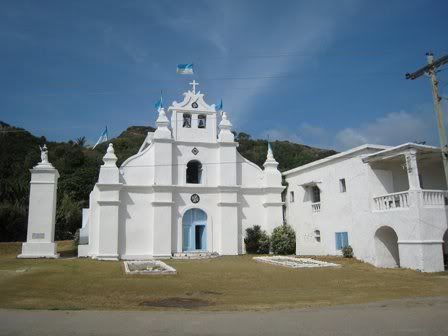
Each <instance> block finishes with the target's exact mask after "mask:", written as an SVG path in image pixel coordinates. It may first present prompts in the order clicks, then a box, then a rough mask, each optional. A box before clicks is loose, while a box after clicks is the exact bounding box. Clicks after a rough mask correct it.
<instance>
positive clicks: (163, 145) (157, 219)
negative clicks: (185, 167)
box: [151, 108, 177, 257]
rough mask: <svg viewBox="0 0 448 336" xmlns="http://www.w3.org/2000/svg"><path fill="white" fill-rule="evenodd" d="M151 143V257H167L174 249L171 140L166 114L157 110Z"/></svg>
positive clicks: (162, 110)
mask: <svg viewBox="0 0 448 336" xmlns="http://www.w3.org/2000/svg"><path fill="white" fill-rule="evenodd" d="M156 125H157V129H156V131H155V132H154V139H153V148H154V149H153V150H154V154H153V160H154V161H153V164H154V191H153V200H152V203H151V204H152V214H153V215H152V223H151V225H152V254H153V256H154V257H170V256H171V254H172V253H173V252H175V251H176V248H177V246H171V245H172V237H171V234H172V231H173V230H172V227H173V225H176V221H174V223H173V218H172V217H173V216H172V207H173V192H172V184H173V138H172V135H171V131H170V129H169V128H168V126H169V121H168V118H167V117H166V114H165V110H164V109H163V108H161V109H160V110H159V116H158V118H157V120H156Z"/></svg>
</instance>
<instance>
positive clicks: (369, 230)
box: [285, 151, 448, 272]
mask: <svg viewBox="0 0 448 336" xmlns="http://www.w3.org/2000/svg"><path fill="white" fill-rule="evenodd" d="M365 154H367V152H366V151H359V152H358V153H356V155H355V156H348V157H345V158H340V159H335V160H330V161H329V162H327V163H325V164H321V165H319V164H315V165H314V166H312V167H310V168H308V169H306V168H305V169H302V170H300V169H299V170H298V171H296V172H293V173H290V174H287V175H286V176H285V177H286V181H287V182H288V184H289V186H288V191H287V212H286V213H287V221H288V223H289V224H291V225H293V227H294V228H295V230H296V233H297V254H301V255H319V254H323V255H326V254H330V255H334V254H340V251H337V250H336V248H335V247H336V244H335V233H336V232H343V231H346V232H348V239H349V244H350V245H351V246H352V247H353V249H354V253H355V256H356V257H357V258H359V259H361V260H364V261H366V262H369V263H372V264H378V263H379V259H381V256H380V255H376V254H375V249H376V247H377V245H378V244H375V240H374V236H375V233H376V231H377V230H378V229H379V228H381V227H383V226H387V227H390V228H392V229H393V230H394V231H395V232H396V234H397V236H398V248H399V251H400V265H401V266H402V267H406V268H413V269H420V270H423V271H428V272H431V271H436V270H442V269H443V264H442V259H441V258H442V254H441V250H442V248H441V246H442V245H441V242H442V237H443V234H444V232H445V230H446V229H447V222H448V221H447V211H448V209H447V208H446V207H443V206H438V207H430V206H424V205H423V202H422V191H421V190H415V191H409V192H408V197H409V203H410V204H411V206H410V207H409V208H396V209H392V210H387V211H377V210H376V208H375V207H374V203H373V198H374V197H375V196H381V195H384V194H387V193H392V192H397V191H402V190H403V188H405V189H404V190H407V189H408V188H409V184H408V182H407V181H408V179H407V176H406V175H407V171H406V170H405V169H403V167H402V165H401V164H399V160H395V161H396V162H395V163H394V164H392V163H390V162H389V163H387V162H385V163H381V164H372V165H370V164H368V163H363V162H362V157H363V156H365ZM372 168H373V169H372ZM423 169H424V170H423ZM423 169H422V168H421V169H420V172H423V174H424V176H429V175H433V174H434V175H438V176H439V177H437V178H435V177H434V178H433V181H440V175H439V174H440V171H439V170H438V169H435V170H431V169H432V166H431V165H426V166H424V168H423ZM340 178H345V179H346V186H347V192H346V193H340V191H339V179H340ZM311 181H315V182H320V183H318V184H317V185H318V186H319V188H320V189H321V190H322V193H321V210H320V212H317V213H314V212H312V209H311V200H310V199H309V198H308V197H306V191H305V189H304V188H303V187H301V186H300V185H302V184H305V183H309V182H311ZM436 185H437V184H436V183H435V184H434V186H436ZM290 191H294V193H295V202H294V203H290V199H289V198H290ZM314 230H320V232H321V242H317V241H316V239H315V238H314V236H315V235H314Z"/></svg>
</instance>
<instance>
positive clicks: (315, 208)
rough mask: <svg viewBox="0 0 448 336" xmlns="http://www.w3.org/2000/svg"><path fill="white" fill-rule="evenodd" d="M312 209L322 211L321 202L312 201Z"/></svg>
mask: <svg viewBox="0 0 448 336" xmlns="http://www.w3.org/2000/svg"><path fill="white" fill-rule="evenodd" d="M311 209H313V212H320V202H316V203H311Z"/></svg>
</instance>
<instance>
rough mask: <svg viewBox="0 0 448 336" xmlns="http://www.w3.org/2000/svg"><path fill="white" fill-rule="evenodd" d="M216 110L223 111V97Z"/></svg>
mask: <svg viewBox="0 0 448 336" xmlns="http://www.w3.org/2000/svg"><path fill="white" fill-rule="evenodd" d="M215 110H216V111H222V99H221V101H220V102H219V103H218V104H216V105H215Z"/></svg>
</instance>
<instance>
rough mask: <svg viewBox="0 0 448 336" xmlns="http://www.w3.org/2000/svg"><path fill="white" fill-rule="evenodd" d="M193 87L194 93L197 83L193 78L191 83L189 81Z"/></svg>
mask: <svg viewBox="0 0 448 336" xmlns="http://www.w3.org/2000/svg"><path fill="white" fill-rule="evenodd" d="M189 84H190V85H191V86H192V87H193V93H194V94H196V85H199V83H197V82H196V81H195V80H194V79H193V81H192V82H191V83H189Z"/></svg>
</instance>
